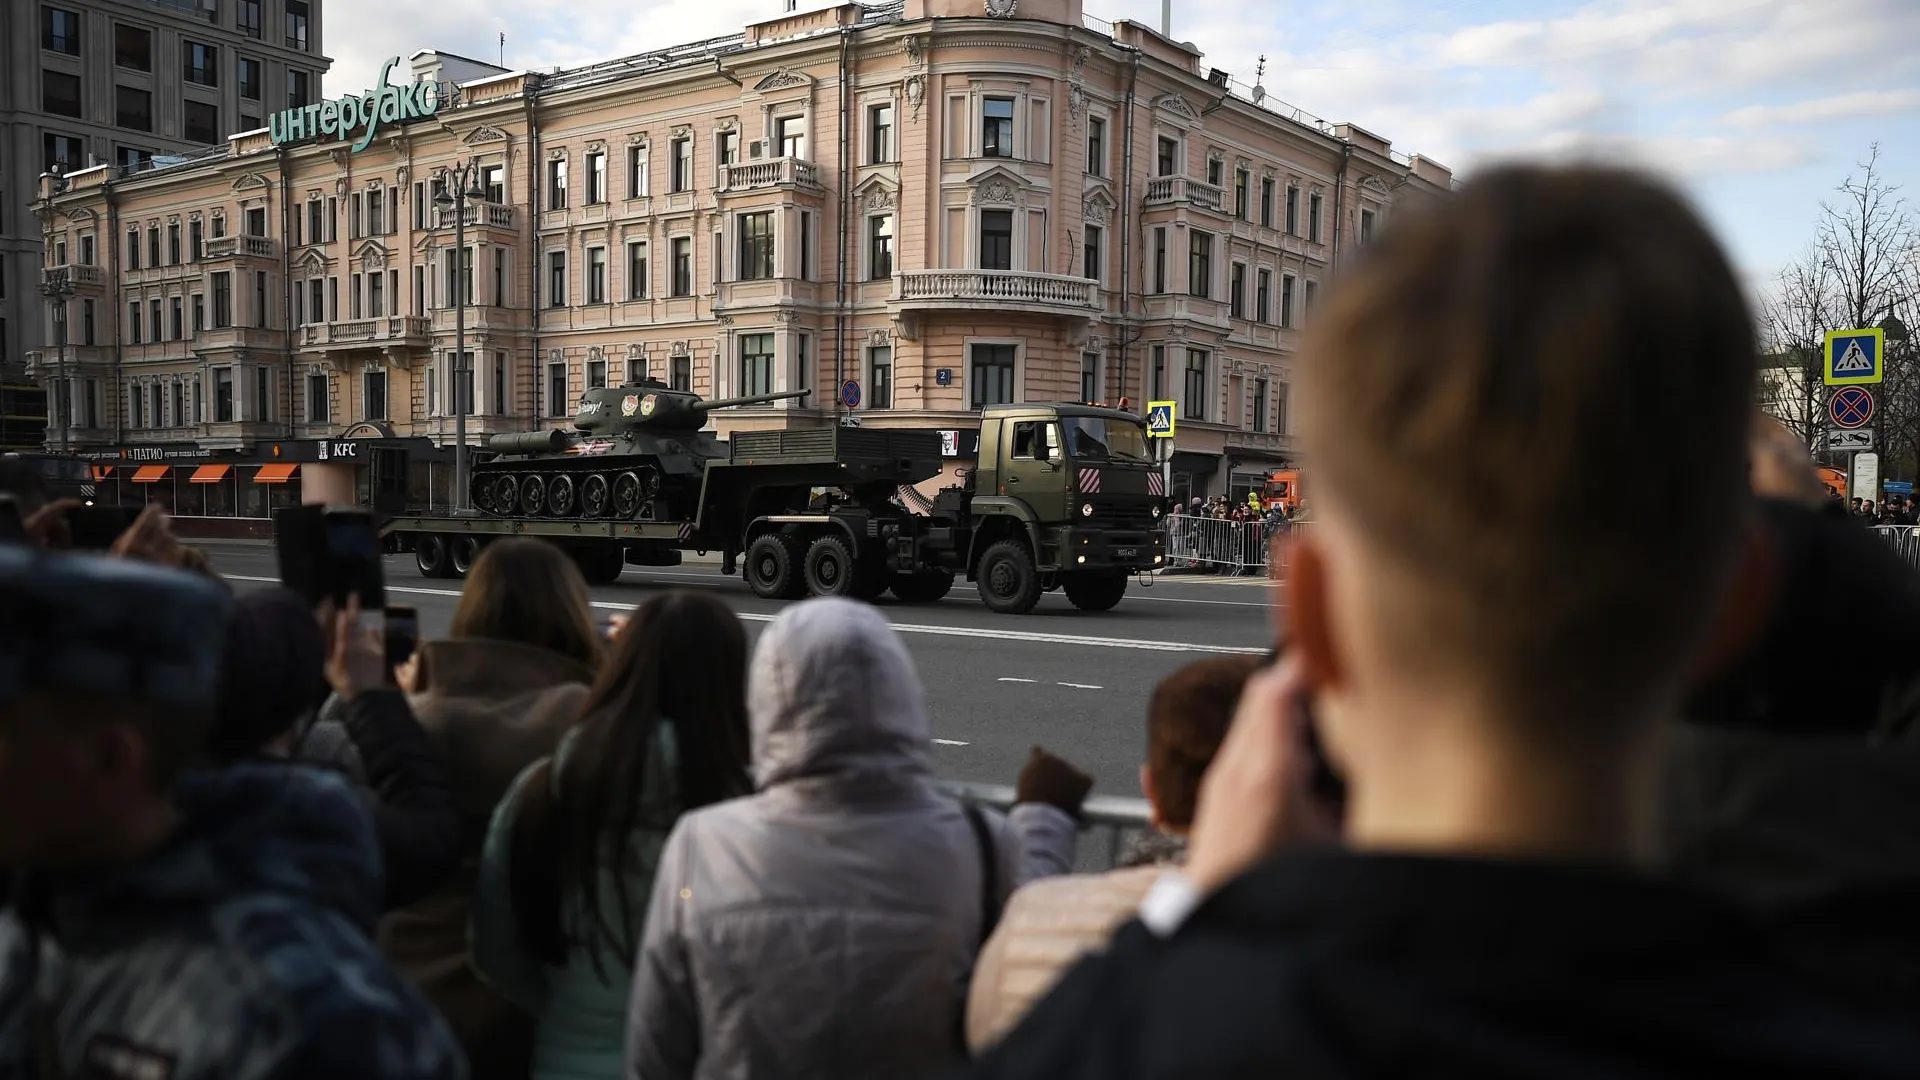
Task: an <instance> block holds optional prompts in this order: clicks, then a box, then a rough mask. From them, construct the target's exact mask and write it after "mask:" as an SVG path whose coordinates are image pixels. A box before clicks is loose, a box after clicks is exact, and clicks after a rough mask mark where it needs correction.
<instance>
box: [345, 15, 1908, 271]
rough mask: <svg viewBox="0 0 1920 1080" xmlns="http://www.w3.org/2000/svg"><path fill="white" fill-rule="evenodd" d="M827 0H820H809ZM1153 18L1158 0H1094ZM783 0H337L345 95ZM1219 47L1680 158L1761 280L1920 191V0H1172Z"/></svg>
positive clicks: (1390, 119)
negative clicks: (448, 54) (1823, 216)
mask: <svg viewBox="0 0 1920 1080" xmlns="http://www.w3.org/2000/svg"><path fill="white" fill-rule="evenodd" d="M819 2H822V0H811V2H807V3H805V4H804V6H808V7H811V6H814V4H816V3H819ZM1086 2H1087V4H1088V8H1087V14H1089V15H1093V16H1096V17H1099V18H1103V19H1109V20H1111V19H1118V18H1133V19H1137V20H1139V21H1142V22H1146V23H1148V24H1149V25H1153V26H1155V27H1158V25H1159V21H1160V4H1159V0H1086ZM779 10H780V0H567V2H566V3H542V4H522V3H519V2H509V0H435V2H433V3H423V4H396V3H393V2H391V0H327V6H326V26H325V35H326V38H325V42H324V45H325V48H326V51H327V53H328V54H329V55H330V56H332V57H333V58H334V61H335V63H334V68H333V71H332V73H331V74H330V75H329V76H328V77H327V81H326V88H327V93H328V95H329V96H338V95H340V94H343V93H350V92H355V91H358V90H360V89H361V88H364V87H365V86H367V85H370V84H371V82H372V81H373V80H374V79H375V78H376V77H377V75H378V66H379V63H380V61H381V60H383V59H385V58H386V57H388V56H392V55H394V54H396V53H398V54H401V55H402V56H404V55H405V54H407V53H409V52H412V51H413V50H415V49H419V48H442V49H447V50H449V51H452V52H458V53H463V54H465V55H468V56H472V57H474V58H476V59H481V60H488V61H497V60H498V59H499V58H500V45H499V40H498V38H499V34H500V33H501V32H505V33H506V35H507V42H506V53H505V59H506V63H507V66H509V67H514V68H523V67H530V68H550V67H552V66H553V65H555V64H567V65H572V64H579V63H585V62H590V61H595V60H602V59H610V58H612V57H615V56H620V55H625V54H628V53H633V52H641V51H645V50H649V49H656V48H660V47H663V46H666V45H673V44H680V43H684V42H689V41H697V40H700V39H702V38H707V37H714V36H718V35H722V34H728V33H733V32H736V31H738V30H739V29H740V27H741V26H742V25H744V23H745V22H746V21H747V20H749V19H760V18H766V17H768V16H770V15H775V14H778V12H779ZM1173 34H1174V36H1175V37H1176V38H1179V39H1181V40H1185V41H1191V42H1193V43H1194V44H1195V45H1197V46H1198V47H1199V48H1200V49H1201V50H1203V51H1204V52H1205V53H1206V57H1205V59H1204V61H1203V63H1206V64H1209V65H1212V66H1216V67H1220V68H1224V69H1226V70H1227V71H1229V72H1231V73H1232V74H1233V76H1234V78H1235V79H1236V80H1237V81H1240V82H1244V83H1248V84H1251V83H1252V82H1253V81H1254V78H1255V72H1256V64H1257V58H1258V57H1260V56H1262V55H1264V56H1265V57H1266V74H1265V76H1264V79H1263V80H1262V81H1263V82H1264V85H1265V87H1266V90H1267V92H1268V94H1269V95H1271V96H1272V97H1274V98H1278V99H1281V100H1283V101H1285V102H1288V103H1290V104H1292V105H1295V106H1298V107H1300V108H1302V109H1305V110H1307V111H1308V112H1311V113H1314V114H1317V115H1319V116H1321V117H1324V118H1326V119H1328V120H1332V121H1335V122H1338V121H1343V120H1345V121H1352V122H1353V123H1356V124H1359V125H1360V126H1362V127H1365V128H1367V129H1369V130H1371V131H1373V132H1376V133H1377V134H1380V135H1382V136H1384V137H1386V138H1388V139H1390V140H1392V142H1393V145H1394V147H1395V148H1396V149H1398V150H1403V151H1407V152H1409V153H1420V154H1424V155H1426V156H1428V157H1431V158H1433V159H1435V160H1437V161H1440V162H1443V163H1445V164H1447V165H1450V166H1452V167H1453V168H1454V169H1455V171H1456V173H1457V174H1461V175H1470V173H1471V170H1472V168H1473V166H1475V165H1477V164H1480V163H1483V162H1486V161H1489V160H1493V159H1496V158H1498V157H1500V156H1503V155H1508V154H1541V153H1549V154H1566V153H1578V154H1604V155H1607V156H1609V157H1611V158H1613V159H1614V160H1621V159H1626V160H1632V161H1637V162H1641V163H1644V164H1648V165H1651V166H1653V167H1656V168H1659V169H1662V170H1665V171H1667V172H1669V173H1670V174H1671V175H1673V176H1675V177H1677V178H1679V179H1680V180H1681V181H1683V182H1684V183H1685V184H1686V186H1687V188H1688V190H1689V191H1690V192H1691V193H1692V194H1693V195H1694V197H1695V198H1696V199H1697V200H1698V202H1699V203H1700V204H1701V205H1702V206H1703V207H1704V208H1705V209H1706V210H1707V212H1708V214H1709V215H1710V216H1711V217H1712V219H1713V221H1714V224H1715V225H1716V227H1717V228H1718V229H1719V231H1720V234H1721V236H1722V237H1723V238H1724V239H1725V240H1726V242H1727V243H1728V245H1729V246H1730V247H1731V249H1732V251H1733V255H1734V258H1735V260H1736V261H1737V262H1738V263H1739V265H1740V267H1741V269H1742V271H1743V272H1744V273H1745V274H1747V275H1748V278H1749V280H1750V281H1751V282H1753V283H1755V284H1759V283H1760V282H1763V281H1765V280H1766V279H1769V278H1771V276H1772V274H1773V272H1774V270H1775V269H1776V268H1777V267H1778V266H1779V265H1780V264H1782V263H1783V262H1785V261H1786V260H1788V259H1791V258H1792V257H1794V256H1795V255H1796V254H1798V253H1799V252H1800V251H1801V250H1802V249H1803V248H1804V246H1805V244H1806V241H1807V240H1808V238H1809V236H1810V233H1811V231H1812V227H1813V222H1814V218H1815V215H1816V213H1817V212H1818V207H1819V203H1820V200H1822V199H1823V198H1827V197H1829V196H1830V195H1831V193H1832V189H1833V188H1834V187H1835V186H1836V185H1837V184H1839V183H1840V181H1841V180H1842V179H1844V178H1845V176H1846V175H1847V173H1848V172H1849V170H1850V169H1852V167H1853V164H1854V162H1855V161H1857V160H1859V159H1860V158H1862V157H1864V156H1865V155H1866V153H1867V147H1868V144H1870V143H1872V142H1874V141H1879V142H1880V143H1881V144H1882V164H1883V166H1884V167H1885V168H1886V170H1887V173H1888V175H1889V176H1890V177H1892V178H1893V179H1894V180H1895V181H1896V182H1903V183H1905V184H1907V187H1908V192H1907V193H1908V194H1909V195H1910V196H1911V197H1912V199H1913V200H1914V201H1915V202H1916V203H1920V0H1595V2H1591V3H1577V2H1570V0H1371V2H1368V3H1354V2H1352V0H1282V2H1280V3H1261V2H1257V0H1255V2H1247V0H1233V2H1229V0H1175V4H1174V13H1173Z"/></svg>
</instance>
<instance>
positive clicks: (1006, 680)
mask: <svg viewBox="0 0 1920 1080" xmlns="http://www.w3.org/2000/svg"><path fill="white" fill-rule="evenodd" d="M1000 681H1001V682H1023V683H1030V682H1039V681H1040V680H1038V679H1007V678H1002V679H1001V680H1000Z"/></svg>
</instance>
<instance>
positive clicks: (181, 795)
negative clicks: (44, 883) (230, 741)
mask: <svg viewBox="0 0 1920 1080" xmlns="http://www.w3.org/2000/svg"><path fill="white" fill-rule="evenodd" d="M177 791H178V794H177V800H176V801H177V803H178V805H179V807H180V813H181V824H180V828H179V830H178V831H177V832H175V833H174V835H173V838H172V839H171V840H169V841H168V842H167V844H166V846H165V847H163V848H162V849H160V850H159V851H158V852H156V853H154V854H153V855H152V856H150V857H148V858H146V859H142V860H140V861H139V862H136V863H134V864H132V865H130V866H128V867H126V868H124V869H120V870H116V871H114V872H111V873H103V874H96V875H87V876H80V877H65V878H62V879H60V880H58V881H56V882H49V883H48V893H47V901H48V905H49V906H48V914H49V915H50V916H51V918H52V920H53V923H54V924H55V925H56V926H57V927H59V928H60V931H61V934H62V936H63V937H70V936H71V935H75V934H80V935H84V934H85V932H86V930H87V928H88V927H90V926H99V927H101V928H102V929H103V930H105V931H107V932H110V933H124V925H125V922H126V921H127V920H128V919H129V918H136V919H137V918H139V917H141V916H144V915H149V914H151V913H155V912H165V911H169V910H178V909H180V908H182V907H201V908H211V907H213V906H214V905H217V904H222V903H231V902H233V901H234V900H235V899H236V898H240V897H248V896H253V897H259V896H264V895H274V894H277V895H281V896H286V897H290V898H297V899H299V900H301V901H302V902H304V903H310V904H315V905H318V906H320V907H324V908H327V909H330V910H332V911H335V912H337V913H339V914H340V915H342V916H344V917H346V918H347V919H349V920H351V921H352V922H353V924H354V925H355V926H358V927H361V928H362V929H363V930H365V931H367V932H368V933H371V932H372V930H373V927H374V924H375V921H376V920H377V919H378V918H379V914H380V902H381V894H382V888H383V883H382V869H381V861H380V851H379V847H378V844H377V843H376V841H375V839H374V834H373V822H372V819H371V817H370V816H369V812H368V810H367V806H366V800H365V799H364V798H363V797H362V796H361V795H360V793H359V792H357V791H355V790H353V788H352V787H351V786H350V785H349V784H348V783H347V781H346V780H345V779H343V778H341V777H339V776H337V775H335V774H333V773H331V772H329V771H327V770H325V769H320V768H316V767H312V766H302V765H292V764H279V763H258V764H243V765H234V766H230V767H227V768H223V769H217V770H209V771H203V772H192V773H188V774H187V775H186V776H184V777H182V778H181V780H180V783H179V786H178V789H177ZM115 926H120V927H122V930H120V931H115V930H113V928H114V927H115Z"/></svg>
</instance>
